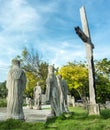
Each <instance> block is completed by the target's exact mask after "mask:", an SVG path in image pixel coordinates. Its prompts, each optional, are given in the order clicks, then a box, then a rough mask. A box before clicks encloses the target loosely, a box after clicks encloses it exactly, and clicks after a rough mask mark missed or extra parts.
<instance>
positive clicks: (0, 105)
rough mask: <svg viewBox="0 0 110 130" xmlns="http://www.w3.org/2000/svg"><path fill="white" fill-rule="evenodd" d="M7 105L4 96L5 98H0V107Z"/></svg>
mask: <svg viewBox="0 0 110 130" xmlns="http://www.w3.org/2000/svg"><path fill="white" fill-rule="evenodd" d="M6 106H7V101H6V98H5V99H3V98H2V99H0V107H6Z"/></svg>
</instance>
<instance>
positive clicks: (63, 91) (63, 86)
mask: <svg viewBox="0 0 110 130" xmlns="http://www.w3.org/2000/svg"><path fill="white" fill-rule="evenodd" d="M57 83H58V87H59V91H60V109H61V112H62V113H63V112H68V103H67V94H68V86H67V83H66V81H65V80H64V79H62V75H58V76H57Z"/></svg>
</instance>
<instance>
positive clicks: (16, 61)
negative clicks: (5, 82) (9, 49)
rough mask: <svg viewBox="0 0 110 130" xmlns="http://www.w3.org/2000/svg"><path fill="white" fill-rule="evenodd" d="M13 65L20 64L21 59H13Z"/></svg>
mask: <svg viewBox="0 0 110 130" xmlns="http://www.w3.org/2000/svg"><path fill="white" fill-rule="evenodd" d="M12 65H17V66H20V61H19V60H16V59H13V60H12Z"/></svg>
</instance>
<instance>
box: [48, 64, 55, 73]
mask: <svg viewBox="0 0 110 130" xmlns="http://www.w3.org/2000/svg"><path fill="white" fill-rule="evenodd" d="M48 72H49V73H54V66H53V65H49V66H48Z"/></svg>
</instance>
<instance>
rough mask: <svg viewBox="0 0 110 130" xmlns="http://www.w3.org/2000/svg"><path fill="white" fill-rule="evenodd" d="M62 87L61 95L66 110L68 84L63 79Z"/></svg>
mask: <svg viewBox="0 0 110 130" xmlns="http://www.w3.org/2000/svg"><path fill="white" fill-rule="evenodd" d="M61 78H62V76H61ZM62 88H63V89H62V90H63V96H64V107H65V111H66V112H68V102H67V95H68V86H67V82H66V80H65V79H62Z"/></svg>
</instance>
